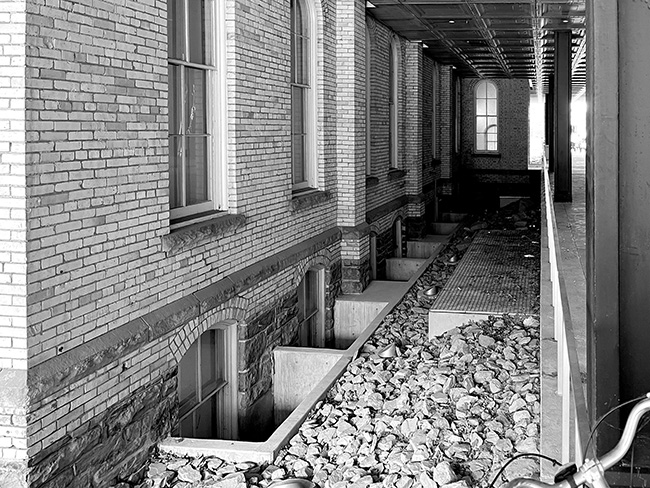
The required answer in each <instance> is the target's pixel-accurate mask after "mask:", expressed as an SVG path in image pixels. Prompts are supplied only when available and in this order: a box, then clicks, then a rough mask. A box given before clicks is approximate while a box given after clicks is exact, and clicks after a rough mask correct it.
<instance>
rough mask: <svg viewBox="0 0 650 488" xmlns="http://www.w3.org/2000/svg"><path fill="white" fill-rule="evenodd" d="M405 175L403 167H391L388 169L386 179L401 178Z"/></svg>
mask: <svg viewBox="0 0 650 488" xmlns="http://www.w3.org/2000/svg"><path fill="white" fill-rule="evenodd" d="M405 175H406V171H404V170H403V169H397V168H391V169H389V170H388V181H395V180H401V179H402V178H404V176H405Z"/></svg>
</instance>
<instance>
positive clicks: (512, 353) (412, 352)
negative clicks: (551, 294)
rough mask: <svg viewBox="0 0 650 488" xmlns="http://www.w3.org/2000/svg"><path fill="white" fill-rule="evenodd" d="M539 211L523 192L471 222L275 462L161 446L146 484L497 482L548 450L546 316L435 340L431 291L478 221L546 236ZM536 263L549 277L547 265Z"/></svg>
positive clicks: (483, 324)
mask: <svg viewBox="0 0 650 488" xmlns="http://www.w3.org/2000/svg"><path fill="white" fill-rule="evenodd" d="M538 219H539V213H538V212H537V211H536V209H534V208H531V207H529V206H527V205H524V204H521V203H519V202H517V203H514V204H511V205H510V206H508V207H506V208H505V209H502V210H501V211H499V212H493V213H490V214H487V213H486V214H484V215H483V216H482V218H480V219H478V221H476V220H474V221H470V222H468V223H466V224H465V225H464V226H462V228H461V229H460V230H459V231H458V232H457V233H456V235H455V236H454V237H453V238H452V240H451V242H450V243H449V244H448V245H447V247H446V248H445V249H444V250H443V251H442V252H441V253H440V254H439V256H438V258H437V259H436V260H435V261H434V262H433V263H432V264H431V265H430V266H429V268H428V269H427V270H426V271H425V273H424V274H423V275H422V276H421V278H420V279H418V281H417V282H416V284H415V285H414V286H413V287H412V288H411V289H410V290H409V292H408V293H406V295H405V296H404V298H403V299H402V300H401V302H400V303H399V304H398V305H397V306H396V307H395V308H394V309H393V310H392V311H391V312H390V313H389V314H388V315H387V316H386V318H385V319H384V320H383V322H382V324H381V325H380V327H379V328H378V329H377V330H376V332H375V333H374V334H373V335H372V336H371V338H370V339H369V340H368V342H367V343H366V344H365V345H364V347H363V348H362V349H361V351H360V354H359V356H358V357H357V358H356V359H355V360H354V361H352V362H351V363H350V365H349V366H348V368H347V370H346V372H345V373H344V374H343V375H342V376H341V378H340V379H339V380H338V382H337V383H336V384H335V386H334V387H333V388H332V389H331V390H330V392H329V393H328V394H327V395H326V397H325V398H324V399H323V400H322V401H321V402H320V403H319V404H318V405H317V406H316V408H314V410H313V411H312V413H311V414H310V415H309V417H308V419H307V421H306V422H305V423H304V424H303V425H302V426H301V428H300V430H299V432H298V434H296V435H295V436H294V437H293V439H291V441H290V443H289V445H288V446H286V447H285V448H284V449H283V450H282V451H281V453H280V455H279V456H278V457H277V458H276V459H275V460H274V462H273V463H272V464H270V465H262V466H260V465H256V464H254V463H246V462H244V463H239V464H232V463H226V462H223V461H221V460H218V459H216V458H197V459H183V458H173V457H170V456H165V455H159V456H158V457H156V458H155V459H153V460H152V463H151V464H150V466H149V467H148V471H147V476H148V481H147V482H148V483H150V485H146V486H151V485H153V486H170V487H175V488H179V487H182V488H187V487H191V486H214V487H241V488H243V487H267V486H269V485H271V484H272V483H274V482H277V481H280V480H286V479H291V478H302V479H305V480H311V482H312V483H314V484H315V485H316V486H319V487H322V488H343V487H386V488H388V487H401V488H406V487H427V488H428V487H432V488H434V487H443V486H446V487H447V488H465V487H470V486H471V487H474V486H477V487H487V486H488V485H489V482H490V481H492V479H494V477H495V476H496V475H497V473H498V472H499V470H500V469H501V468H502V467H503V466H504V465H505V464H506V463H507V461H508V460H510V459H511V458H512V457H514V456H515V455H517V454H522V453H533V454H534V453H536V452H538V445H539V419H540V402H539V397H540V380H539V321H538V317H537V315H535V314H532V315H494V316H491V317H489V318H488V319H487V320H484V321H477V322H472V321H468V323H466V324H465V325H463V326H461V327H458V328H454V329H452V330H450V331H448V332H446V333H444V334H443V335H441V336H440V337H435V338H433V339H429V337H428V326H427V321H428V311H429V307H430V306H431V305H432V303H433V302H434V301H435V299H432V298H427V297H425V296H424V295H423V293H422V291H423V290H425V289H427V288H430V287H431V286H432V285H434V284H435V285H437V286H438V287H440V288H441V289H444V287H445V285H446V284H447V283H448V282H449V279H450V278H451V277H452V276H453V272H454V270H455V269H456V265H455V264H454V263H453V261H454V260H451V261H452V262H450V257H451V256H456V257H457V258H459V259H460V260H461V261H462V256H463V253H464V252H465V251H466V250H467V249H468V247H469V244H470V243H471V242H472V239H473V238H474V236H475V235H476V233H477V232H478V231H479V230H481V229H515V228H519V229H520V230H521V232H522V233H524V232H526V233H529V234H530V233H532V235H535V234H536V233H538V232H539V220H538ZM522 222H523V223H524V224H525V225H524V224H522ZM528 241H529V242H530V244H531V246H533V247H534V246H537V247H538V246H539V239H537V241H535V240H534V239H528ZM522 252H530V250H528V251H527V250H523V251H522ZM537 262H538V261H537ZM522 269H524V268H518V267H517V266H515V265H514V264H513V272H515V273H516V272H522ZM525 269H526V270H527V271H526V270H524V271H523V272H526V273H528V274H530V276H527V279H530V280H532V281H533V282H537V283H538V277H539V266H537V267H535V268H534V269H532V268H530V267H528V268H525ZM535 291H536V290H533V293H534V294H535ZM537 291H538V289H537ZM533 299H534V301H536V302H537V303H538V296H537V294H535V296H534V297H533ZM538 470H539V461H538V460H537V459H535V458H534V457H531V458H520V459H517V460H516V461H515V462H513V463H511V464H509V465H508V466H507V467H506V469H505V470H504V472H503V477H504V478H502V479H501V480H497V485H499V484H500V483H501V482H502V481H503V480H505V479H506V478H507V479H513V478H515V477H519V476H531V475H535V474H537V473H538Z"/></svg>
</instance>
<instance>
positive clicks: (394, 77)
mask: <svg viewBox="0 0 650 488" xmlns="http://www.w3.org/2000/svg"><path fill="white" fill-rule="evenodd" d="M388 55H389V57H390V58H389V61H388V64H389V70H388V76H389V84H388V87H389V91H390V92H389V94H388V117H389V122H388V124H389V161H390V167H391V168H399V166H400V164H399V150H398V149H399V143H400V138H399V109H400V104H399V93H400V83H399V80H400V55H399V41H398V40H397V38H393V39H392V40H391V42H390V51H389V54H388ZM391 67H392V69H390V68H391Z"/></svg>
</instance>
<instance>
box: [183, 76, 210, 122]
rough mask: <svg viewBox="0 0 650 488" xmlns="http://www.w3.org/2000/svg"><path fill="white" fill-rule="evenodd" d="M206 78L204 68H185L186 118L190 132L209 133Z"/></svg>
mask: <svg viewBox="0 0 650 488" xmlns="http://www.w3.org/2000/svg"><path fill="white" fill-rule="evenodd" d="M205 78H206V72H205V71H203V70H200V69H194V68H187V69H186V70H185V84H186V87H187V90H186V99H185V100H186V104H185V107H186V108H185V120H186V127H187V133H188V134H207V128H206V109H205V107H206V91H205V84H206V80H205Z"/></svg>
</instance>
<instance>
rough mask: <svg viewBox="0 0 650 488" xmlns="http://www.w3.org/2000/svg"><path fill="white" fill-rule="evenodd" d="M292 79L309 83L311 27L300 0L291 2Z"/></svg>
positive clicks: (294, 81) (296, 81) (301, 82)
mask: <svg viewBox="0 0 650 488" xmlns="http://www.w3.org/2000/svg"><path fill="white" fill-rule="evenodd" d="M291 7H292V10H291V55H292V60H291V61H292V62H291V79H292V82H293V83H298V84H301V85H306V84H308V83H309V76H308V74H309V69H308V63H309V29H308V27H307V16H306V12H305V10H304V8H303V6H302V2H301V1H300V0H294V1H292V3H291Z"/></svg>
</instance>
